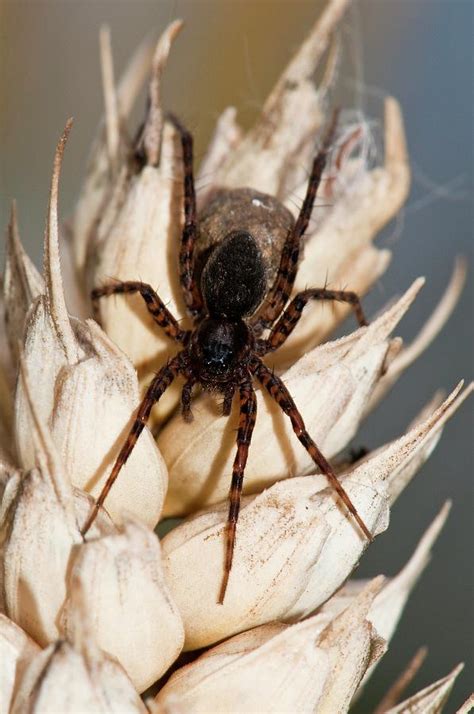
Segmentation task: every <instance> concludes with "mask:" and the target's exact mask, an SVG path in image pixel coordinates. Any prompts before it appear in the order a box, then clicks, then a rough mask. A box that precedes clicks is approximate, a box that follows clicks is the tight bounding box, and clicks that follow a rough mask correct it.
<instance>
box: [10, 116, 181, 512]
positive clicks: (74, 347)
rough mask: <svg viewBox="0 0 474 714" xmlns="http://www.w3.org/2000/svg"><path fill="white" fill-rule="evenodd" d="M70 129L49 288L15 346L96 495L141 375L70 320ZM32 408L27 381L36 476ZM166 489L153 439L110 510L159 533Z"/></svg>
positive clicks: (74, 466) (44, 411)
mask: <svg viewBox="0 0 474 714" xmlns="http://www.w3.org/2000/svg"><path fill="white" fill-rule="evenodd" d="M69 129H70V124H68V125H67V127H66V130H65V132H64V134H63V136H62V138H61V140H60V142H59V144H58V148H57V151H56V156H55V161H54V172H53V179H52V184H51V196H50V205H49V214H48V222H47V228H46V235H45V248H44V289H43V291H42V292H41V293H40V294H39V295H38V296H37V297H36V298H35V299H33V302H32V303H31V304H30V306H28V307H29V309H28V312H27V317H26V323H25V327H24V335H22V332H23V327H22V325H21V321H16V323H15V325H16V327H17V329H18V332H17V333H16V339H17V340H19V339H22V338H23V341H24V354H25V357H24V359H25V365H26V368H27V371H28V374H29V375H30V389H31V393H32V394H31V401H33V402H34V403H35V405H36V409H37V410H38V412H39V417H40V419H41V420H42V422H43V423H44V424H45V425H47V426H48V429H49V431H50V432H51V437H52V440H53V442H54V444H55V446H56V448H57V450H58V451H59V453H60V455H61V460H62V465H63V467H64V469H65V470H66V473H68V474H70V475H71V479H72V481H73V484H74V485H75V486H78V487H80V488H83V489H84V490H87V491H89V492H92V493H94V494H95V493H97V492H98V491H100V489H101V487H102V485H103V483H104V481H105V479H106V477H107V475H108V473H109V471H110V469H111V468H112V464H113V461H114V460H115V456H116V453H117V451H118V449H119V448H120V445H121V440H122V438H123V437H122V435H123V433H124V431H125V429H126V428H127V427H128V425H129V423H130V421H131V419H132V418H133V417H132V413H133V409H134V408H135V406H136V405H137V403H138V400H139V394H138V383H137V379H136V375H135V371H134V369H133V367H132V365H131V364H130V363H129V361H128V360H127V358H126V357H125V355H123V353H122V352H120V350H119V349H118V348H117V347H116V346H115V345H114V344H113V343H112V342H111V341H110V340H109V339H108V338H107V337H106V336H105V335H104V333H103V332H102V331H101V330H100V329H99V328H98V327H97V325H96V324H95V323H94V322H92V321H86V322H81V321H79V320H77V319H75V318H70V317H69V315H68V313H67V310H66V304H65V299H64V292H63V286H62V279H61V268H60V262H59V244H58V208H57V201H58V186H59V170H60V166H61V160H62V155H63V151H64V146H65V142H66V138H67V135H68V132H69ZM16 247H17V254H16V261H17V265H18V268H17V270H18V271H20V272H23V273H25V272H26V270H27V265H28V259H27V256H26V255H25V254H24V253H23V252H22V251H21V249H20V248H21V247H20V246H19V242H18V241H16ZM38 282H39V281H38ZM26 310H27V306H26V305H25V307H24V311H25V312H26ZM13 326H14V325H13V324H12V329H13ZM13 336H15V335H13ZM13 336H12V339H13ZM45 355H47V359H45ZM26 401H27V399H26V398H25V394H24V384H23V382H22V381H20V382H19V384H18V388H17V394H16V403H15V431H16V439H17V447H18V455H19V459H20V463H21V465H22V466H23V468H25V469H30V468H32V467H33V466H34V465H35V456H34V449H33V446H32V440H31V435H30V429H31V425H30V417H29V414H30V411H31V408H30V407H29V406H28V405H27V404H26ZM138 475H139V478H138ZM166 483H167V472H166V466H165V464H164V462H163V459H162V458H161V456H160V454H159V453H158V451H157V449H156V447H155V445H154V442H153V439H152V437H151V435H150V434H149V433H148V432H146V433H145V434H144V435H143V438H142V439H141V440H140V443H139V444H138V445H137V448H136V449H135V450H134V452H133V454H132V456H131V458H130V460H129V462H128V463H127V465H126V467H125V468H124V471H123V476H122V478H121V480H120V482H119V483H118V484H117V487H116V488H115V489H114V490H113V492H112V494H111V496H110V499H109V500H108V502H107V508H108V510H109V511H110V513H111V514H112V515H113V516H114V518H115V519H116V520H117V521H120V519H121V517H122V512H123V511H124V510H126V511H128V512H129V513H131V514H133V515H135V516H136V517H137V518H138V519H140V520H142V521H143V522H145V523H148V524H149V525H150V526H155V525H156V523H157V521H158V518H159V516H160V512H161V507H162V503H163V499H164V493H165V490H166Z"/></svg>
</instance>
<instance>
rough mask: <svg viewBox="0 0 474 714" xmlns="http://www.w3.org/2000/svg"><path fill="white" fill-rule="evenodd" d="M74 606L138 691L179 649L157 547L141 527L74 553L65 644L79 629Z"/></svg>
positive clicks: (180, 634)
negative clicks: (82, 610)
mask: <svg viewBox="0 0 474 714" xmlns="http://www.w3.org/2000/svg"><path fill="white" fill-rule="evenodd" d="M78 602H79V605H78ZM78 607H84V608H86V609H87V612H88V617H90V619H91V621H92V622H93V624H94V637H95V639H96V641H97V644H98V645H99V646H100V648H101V649H102V650H104V652H107V653H108V654H110V655H112V656H113V657H114V658H115V659H117V660H118V661H119V662H120V664H121V665H122V667H123V668H124V670H125V671H126V672H127V674H128V676H129V677H130V679H131V680H132V682H133V684H134V685H135V687H136V688H137V690H138V691H139V692H142V691H143V690H145V689H147V687H149V686H150V685H151V684H153V682H155V681H156V680H157V679H159V678H160V677H161V675H162V674H164V672H165V671H166V670H167V669H168V667H169V666H170V665H171V664H172V663H173V662H174V660H175V659H176V658H177V656H178V655H179V653H180V651H181V649H182V646H183V643H184V631H183V625H182V622H181V617H180V614H179V612H178V610H177V608H176V606H175V605H174V603H173V601H172V599H171V595H170V593H169V590H168V587H167V585H166V582H165V579H164V575H163V572H162V565H161V552H160V544H159V541H158V539H157V538H156V536H155V535H154V533H152V531H149V530H147V529H146V528H145V527H144V526H141V525H139V524H134V523H127V524H126V525H125V526H124V527H123V529H121V531H120V532H119V533H114V534H111V535H109V536H105V537H103V538H99V539H95V540H92V541H91V542H88V543H85V544H83V545H80V546H79V547H78V548H77V549H76V552H75V558H74V563H73V565H72V567H71V570H70V575H69V577H68V597H67V600H66V604H65V608H64V610H63V614H62V618H61V620H62V627H63V628H64V632H65V634H66V636H67V637H68V638H69V639H71V638H73V633H74V628H75V627H77V625H78V624H80V623H79V621H78V618H77V616H76V611H77V608H78Z"/></svg>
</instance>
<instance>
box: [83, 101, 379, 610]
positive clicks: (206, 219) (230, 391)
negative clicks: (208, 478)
mask: <svg viewBox="0 0 474 714" xmlns="http://www.w3.org/2000/svg"><path fill="white" fill-rule="evenodd" d="M171 121H172V122H173V124H174V126H175V127H176V129H177V131H178V133H179V135H180V136H181V144H182V150H183V164H184V228H183V234H182V240H181V248H180V255H179V267H180V281H181V286H182V290H183V296H184V300H185V303H186V307H187V309H188V312H189V314H190V316H191V317H192V318H193V322H194V326H193V329H191V330H183V329H182V328H181V327H180V325H179V323H178V320H177V319H176V318H175V317H174V316H173V315H172V314H171V313H170V312H169V310H168V309H167V308H166V306H165V305H164V303H163V302H162V301H161V299H160V298H159V296H158V295H157V294H156V293H155V291H154V290H153V289H152V288H151V286H150V285H147V284H145V283H141V282H135V281H133V282H114V283H110V284H107V285H104V286H103V287H100V288H96V289H95V290H93V292H92V299H93V303H94V306H95V309H96V314H97V301H98V299H99V298H101V297H103V296H106V295H112V294H117V293H140V294H141V296H142V297H143V299H144V300H145V303H146V305H147V308H148V310H149V312H150V313H151V315H152V316H153V318H154V320H155V322H156V323H157V324H158V325H159V326H160V327H161V328H162V329H163V330H164V331H165V333H166V334H167V335H168V337H170V338H171V339H173V340H175V341H176V342H178V343H179V344H180V345H181V350H180V351H179V352H178V353H177V355H176V356H175V357H174V358H173V359H171V360H170V361H169V362H168V363H167V364H166V365H164V366H163V367H162V368H161V370H160V371H159V372H158V374H157V375H156V377H155V378H154V379H153V381H152V382H151V384H150V386H149V387H148V389H147V392H146V394H145V397H144V398H143V400H142V402H141V404H140V406H139V408H138V411H137V414H136V418H135V420H134V423H133V426H132V428H131V430H130V433H129V435H128V437H127V439H126V441H125V443H124V444H123V446H122V449H121V450H120V453H119V455H118V457H117V459H116V461H115V464H114V466H113V468H112V471H111V473H110V475H109V477H108V479H107V481H106V483H105V486H104V487H103V489H102V492H101V493H100V495H99V498H98V499H97V502H96V504H95V506H94V508H93V510H92V512H91V514H90V516H89V518H88V520H87V522H86V524H85V526H84V528H83V533H84V534H85V533H86V532H87V531H88V529H89V528H90V526H91V524H92V523H93V521H94V519H95V517H96V515H97V513H98V511H99V509H100V507H101V506H102V505H103V503H104V501H105V499H106V497H107V494H108V492H109V491H110V489H111V487H112V485H113V483H114V481H115V479H116V478H117V476H118V473H119V471H120V469H121V468H122V466H123V464H124V463H125V462H126V460H127V458H128V457H129V455H130V452H131V451H132V449H133V447H134V445H135V443H136V441H137V439H138V437H139V435H140V433H141V432H142V430H143V428H144V426H145V424H146V422H147V420H148V417H149V415H150V411H151V409H152V407H153V405H154V404H155V403H156V402H157V401H158V400H159V399H160V398H161V396H162V395H163V393H164V392H165V390H166V389H167V388H168V387H169V385H170V384H171V382H172V381H173V380H174V379H175V377H177V376H178V375H180V376H182V377H184V379H185V380H186V381H185V384H184V386H183V390H182V395H181V404H182V412H183V416H184V418H185V420H190V419H191V418H192V412H191V396H192V389H193V387H194V385H196V384H200V385H201V386H202V387H203V388H204V389H205V390H208V391H217V392H220V393H221V394H223V396H224V404H223V412H224V414H226V415H228V414H229V413H230V410H231V406H232V400H233V398H234V395H235V393H236V392H238V395H239V402H240V419H239V427H238V431H237V453H236V456H235V460H234V465H233V471H232V483H231V489H230V497H229V500H230V504H229V517H228V524H227V531H226V538H227V540H226V556H225V570H224V577H223V580H222V586H221V591H220V594H219V602H223V600H224V596H225V592H226V588H227V582H228V578H229V574H230V570H231V567H232V558H233V552H234V544H235V534H236V526H237V520H238V515H239V507H240V497H241V493H242V484H243V477H244V470H245V465H246V462H247V455H248V451H249V446H250V441H251V438H252V431H253V428H254V425H255V419H256V413H257V400H256V396H255V391H254V388H253V380H257V381H258V382H259V383H260V384H261V385H262V386H263V387H264V388H265V389H266V390H267V391H268V392H269V393H270V396H271V397H272V398H273V399H274V400H275V401H276V402H277V403H278V405H279V406H280V408H281V409H282V410H283V411H284V412H285V414H287V416H288V417H289V419H290V420H291V423H292V426H293V430H294V432H295V434H296V436H297V437H298V439H299V440H300V442H301V443H302V444H303V446H304V447H305V449H306V450H307V451H308V453H309V454H310V456H311V457H312V459H313V461H314V463H315V464H316V465H317V466H318V468H319V469H320V470H321V471H322V472H323V473H324V474H325V475H326V476H327V477H328V479H329V481H330V483H331V485H332V486H333V487H334V489H335V490H336V492H337V494H338V496H339V497H340V499H341V501H342V502H343V503H344V504H345V506H346V508H347V509H348V511H349V512H350V513H351V515H352V517H353V518H354V520H355V521H356V523H357V524H358V526H359V528H360V529H361V530H362V532H363V533H364V535H365V536H366V537H367V538H371V534H370V532H369V531H368V529H367V527H366V526H365V524H364V522H363V521H362V519H361V518H360V516H359V514H358V513H357V511H356V509H355V507H354V506H353V504H352V502H351V500H350V498H349V496H348V495H347V493H346V492H345V491H344V489H343V487H342V486H341V484H340V483H339V480H338V479H337V477H336V475H335V473H334V471H333V469H332V467H331V466H330V464H329V463H328V462H327V460H326V459H325V458H324V456H323V455H322V453H321V452H320V451H319V449H318V447H317V446H316V444H315V443H314V441H313V440H312V439H311V437H310V435H309V434H308V432H307V430H306V427H305V425H304V421H303V419H302V417H301V415H300V413H299V411H298V409H297V407H296V405H295V403H294V401H293V399H292V397H291V395H290V393H289V392H288V390H287V388H286V387H285V385H284V384H283V382H282V380H281V379H280V378H279V377H278V376H277V375H275V374H274V373H273V371H272V370H270V369H269V368H268V367H267V366H266V365H265V363H264V361H263V360H262V357H263V356H264V355H265V354H267V353H269V352H273V351H274V350H276V349H278V347H280V346H281V345H282V344H283V343H284V342H285V340H286V339H287V337H288V336H289V335H290V334H291V332H292V331H293V329H294V328H295V326H296V324H297V322H298V320H299V319H300V317H301V314H302V311H303V309H304V307H305V305H306V304H307V303H308V302H309V301H310V300H339V301H342V302H347V303H349V304H351V305H352V306H353V308H354V311H355V314H356V317H357V319H358V321H359V324H361V325H365V324H366V321H365V318H364V315H363V312H362V308H361V305H360V302H359V299H358V297H357V295H356V294H355V293H352V292H347V291H337V290H328V289H326V288H310V289H307V290H304V291H303V292H300V293H298V294H297V295H295V297H294V298H293V299H292V300H291V301H290V302H288V301H289V298H290V294H291V290H292V288H293V284H294V281H295V277H296V272H297V268H298V259H299V255H300V243H301V238H302V236H303V234H304V232H305V230H306V228H307V225H308V222H309V219H310V216H311V211H312V209H313V206H314V201H315V198H316V192H317V189H318V186H319V183H320V181H321V176H322V173H323V170H324V167H325V165H326V159H327V154H328V151H329V148H330V146H331V144H332V142H333V139H334V134H335V129H336V123H337V115H336V114H335V115H334V118H333V121H332V122H331V125H330V127H329V129H328V131H327V133H326V136H325V138H324V140H323V143H322V147H321V150H320V151H319V153H318V154H317V156H316V157H315V159H314V161H313V165H312V169H311V174H310V178H309V182H308V188H307V192H306V197H305V199H304V202H303V205H302V207H301V210H300V212H299V215H298V218H297V220H296V222H295V221H293V219H292V217H291V214H289V212H288V211H287V210H286V209H285V208H284V207H283V206H282V205H281V204H279V202H278V201H277V200H276V199H275V198H273V197H271V196H265V195H264V194H259V193H257V192H252V191H251V190H250V189H247V188H242V189H232V190H229V191H226V190H225V189H220V190H219V191H217V192H216V194H215V196H214V198H213V199H212V200H211V201H210V202H209V204H208V206H207V208H206V209H205V210H204V212H203V216H202V221H199V222H198V218H197V212H196V198H195V190H194V179H193V150H192V146H193V144H192V137H191V135H190V134H189V133H188V132H187V131H186V129H185V128H184V127H183V126H182V125H181V124H180V122H179V121H178V120H177V119H175V118H172V119H171ZM261 210H263V213H262V214H259V211H261ZM259 215H261V216H262V220H261V221H260V220H259ZM199 223H200V225H199ZM263 224H264V226H263ZM262 226H263V227H264V230H262ZM272 237H274V238H275V241H274V242H273V241H272V240H271V238H272ZM276 250H277V255H278V258H277V260H276V262H275V260H274V259H273V264H272V256H273V258H274V256H275V251H276ZM265 330H269V333H268V335H267V336H266V337H262V335H263V333H264V331H265Z"/></svg>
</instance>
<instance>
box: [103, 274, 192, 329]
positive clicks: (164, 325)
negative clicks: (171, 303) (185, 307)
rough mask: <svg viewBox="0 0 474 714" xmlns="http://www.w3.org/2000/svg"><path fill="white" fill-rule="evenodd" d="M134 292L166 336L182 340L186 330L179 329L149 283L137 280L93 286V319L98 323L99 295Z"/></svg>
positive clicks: (106, 295) (130, 293)
mask: <svg viewBox="0 0 474 714" xmlns="http://www.w3.org/2000/svg"><path fill="white" fill-rule="evenodd" d="M134 293H140V295H141V296H142V298H143V299H144V301H145V303H146V306H147V309H148V312H149V313H150V315H151V316H152V317H153V319H154V321H155V322H156V324H157V325H159V326H160V327H161V329H162V330H163V331H164V332H165V334H166V335H168V337H171V339H172V340H175V341H176V342H184V340H185V339H186V337H187V335H188V332H187V331H186V330H183V329H181V327H180V326H179V323H178V321H177V320H176V318H175V317H174V316H173V315H172V314H171V312H170V311H169V310H168V308H167V307H166V305H165V304H164V302H163V301H162V300H161V298H160V297H159V295H158V294H157V293H156V292H155V291H154V290H153V288H152V287H151V285H148V284H147V283H142V282H139V281H132V280H127V281H126V282H122V281H114V282H112V283H107V284H106V285H103V286H102V287H100V288H94V290H92V292H91V298H92V310H93V313H92V314H93V317H94V320H96V322H98V323H99V324H100V313H99V299H100V298H101V297H108V296H109V295H119V294H123V295H133V294H134Z"/></svg>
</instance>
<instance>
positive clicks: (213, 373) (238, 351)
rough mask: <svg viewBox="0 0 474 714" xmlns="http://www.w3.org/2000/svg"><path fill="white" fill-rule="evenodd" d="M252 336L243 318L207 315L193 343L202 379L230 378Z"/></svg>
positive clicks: (220, 379)
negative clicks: (231, 319)
mask: <svg viewBox="0 0 474 714" xmlns="http://www.w3.org/2000/svg"><path fill="white" fill-rule="evenodd" d="M249 340H250V331H249V328H248V327H247V325H246V324H245V322H244V321H243V320H238V321H235V322H233V321H230V320H227V319H224V318H213V317H207V318H205V319H204V320H203V321H202V322H201V324H200V325H199V327H198V329H197V330H196V332H195V335H194V340H193V345H192V353H193V356H194V358H195V360H194V361H195V364H196V365H197V367H198V371H199V378H200V380H202V382H203V383H206V382H208V383H209V382H210V383H213V382H218V383H221V382H225V381H227V380H228V379H231V378H232V375H233V374H234V372H235V370H236V368H237V367H238V365H239V364H240V363H241V361H242V359H243V357H244V355H245V354H246V352H247V351H248V345H249Z"/></svg>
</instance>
